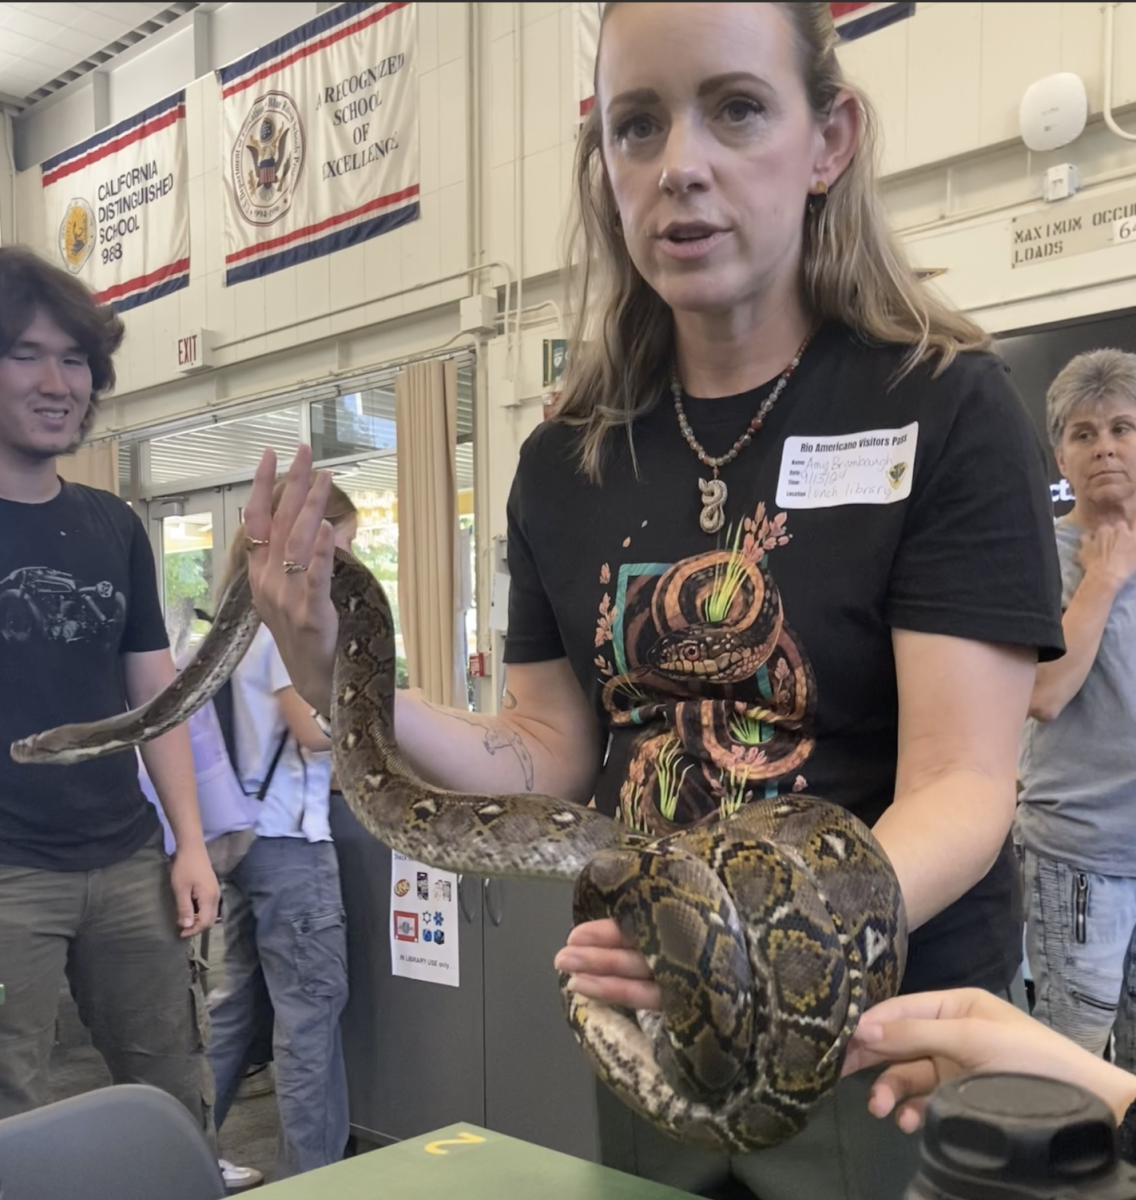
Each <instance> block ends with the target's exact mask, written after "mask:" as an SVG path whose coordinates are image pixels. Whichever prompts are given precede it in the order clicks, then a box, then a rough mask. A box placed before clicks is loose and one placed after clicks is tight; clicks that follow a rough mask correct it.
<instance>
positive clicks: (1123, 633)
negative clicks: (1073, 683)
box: [1016, 517, 1136, 877]
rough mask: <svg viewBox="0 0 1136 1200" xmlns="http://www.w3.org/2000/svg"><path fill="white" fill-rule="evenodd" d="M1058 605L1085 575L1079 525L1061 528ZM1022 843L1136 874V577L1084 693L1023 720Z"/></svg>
mask: <svg viewBox="0 0 1136 1200" xmlns="http://www.w3.org/2000/svg"><path fill="white" fill-rule="evenodd" d="M1056 533H1057V552H1058V555H1059V557H1060V559H1061V607H1062V609H1063V610H1064V609H1067V608H1068V607H1069V603H1070V601H1071V600H1072V598H1073V593H1074V592H1075V591H1076V590H1077V588H1078V586H1079V585H1080V582H1081V579H1082V578H1083V577H1084V570H1083V569H1082V567H1081V564H1080V563H1079V562H1078V561H1077V553H1078V551H1079V549H1080V545H1081V533H1082V530H1081V527H1080V526H1079V525H1075V524H1073V523H1072V522H1071V521H1070V520H1069V519H1068V517H1062V518H1061V519H1060V520H1059V521H1058V522H1057V526H1056ZM1020 767H1021V777H1022V785H1023V791H1022V795H1021V803H1020V804H1019V806H1018V813H1017V820H1016V828H1017V840H1018V841H1020V842H1021V844H1022V845H1023V846H1025V847H1026V848H1027V849H1029V850H1032V851H1033V852H1034V853H1035V854H1041V855H1043V856H1044V857H1046V858H1051V859H1056V860H1057V861H1059V862H1066V863H1070V864H1071V865H1073V866H1076V867H1080V868H1082V869H1083V870H1086V871H1093V872H1095V873H1097V874H1100V875H1121V876H1131V877H1136V578H1132V579H1129V580H1128V581H1127V582H1126V583H1125V584H1124V586H1123V587H1122V588H1121V590H1120V592H1119V593H1118V595H1117V597H1116V599H1115V600H1114V601H1113V605H1112V611H1111V612H1110V613H1109V615H1108V622H1107V623H1106V625H1105V628H1104V634H1103V636H1102V637H1101V641H1100V648H1099V649H1098V650H1097V657H1096V660H1095V661H1094V663H1093V665H1092V667H1091V669H1090V670H1089V674H1088V677H1087V678H1086V679H1085V682H1084V683H1083V684H1082V685H1081V690H1080V691H1079V692H1078V693H1077V694H1076V695H1075V696H1074V697H1073V698H1072V700H1070V701H1069V703H1068V704H1067V705H1066V706H1065V708H1064V709H1063V710H1062V712H1061V715H1060V716H1059V717H1058V718H1057V719H1056V720H1055V721H1049V722H1042V721H1035V720H1033V719H1032V718H1031V719H1028V720H1027V721H1026V725H1025V729H1024V731H1023V734H1022V747H1021V758H1020Z"/></svg>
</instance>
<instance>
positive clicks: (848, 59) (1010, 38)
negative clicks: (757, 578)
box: [0, 0, 1136, 544]
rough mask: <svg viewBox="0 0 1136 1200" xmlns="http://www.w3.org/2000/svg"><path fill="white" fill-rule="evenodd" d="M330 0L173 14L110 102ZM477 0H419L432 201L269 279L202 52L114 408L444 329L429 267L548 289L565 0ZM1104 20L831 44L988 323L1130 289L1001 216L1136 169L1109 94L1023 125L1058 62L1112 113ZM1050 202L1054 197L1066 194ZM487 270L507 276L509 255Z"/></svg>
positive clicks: (501, 392)
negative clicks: (168, 265)
mask: <svg viewBox="0 0 1136 1200" xmlns="http://www.w3.org/2000/svg"><path fill="white" fill-rule="evenodd" d="M321 7H322V6H320V5H316V4H274V5H268V4H253V3H231V4H226V5H222V6H221V7H220V8H219V9H218V10H217V11H215V12H213V13H211V14H210V15H209V17H208V40H207V45H206V47H205V49H204V51H202V48H201V45H200V41H199V42H198V44H197V50H196V59H195V58H194V56H193V54H192V53H191V50H192V46H191V45H190V44H189V42H188V41H187V40H186V39H184V37H183V38H182V40H181V41H178V40H177V38H178V37H182V35H181V34H176V35H174V36H171V38H170V40H169V43H168V44H166V43H160V44H158V45H155V46H154V47H153V48H152V49H150V50H148V51H147V52H145V53H144V54H140V55H138V56H136V57H135V58H133V59H132V60H130V61H129V62H127V63H125V64H123V65H122V66H121V67H120V68H118V69H117V70H115V71H112V72H111V78H110V85H109V104H110V107H111V108H112V109H113V114H114V119H120V118H121V117H122V116H125V115H128V113H127V111H126V110H127V109H132V110H137V108H140V107H142V106H144V105H145V104H147V103H151V102H153V100H156V99H158V98H160V97H161V96H164V95H167V94H169V92H170V91H171V90H173V88H174V87H175V86H180V83H181V82H182V81H181V79H180V78H179V79H178V80H177V81H175V80H174V76H175V75H178V76H184V74H185V72H186V70H187V69H188V68H189V66H191V65H192V64H193V62H195V61H196V62H197V67H198V71H197V73H198V74H201V70H200V66H201V59H202V57H203V56H204V57H205V58H207V59H208V62H209V65H210V66H217V65H220V64H223V63H224V62H227V61H231V60H232V59H234V58H236V57H238V56H239V55H241V54H243V53H245V52H247V51H248V50H250V49H252V48H254V47H255V46H256V45H258V44H260V43H262V42H263V41H265V40H268V39H269V38H271V37H274V36H276V35H278V34H279V33H281V32H284V31H285V30H286V29H289V28H292V27H294V26H295V25H297V24H299V23H301V22H302V21H304V20H306V19H308V18H310V17H311V16H312V15H314V13H315V12H316V11H317V9H319V8H321ZM472 8H473V9H474V10H475V13H474V16H475V18H476V22H477V24H478V34H477V39H476V41H475V42H474V43H473V44H472V45H471V44H470V43H469V38H468V36H467V30H468V27H469V20H470V10H471V5H470V4H467V3H444V4H440V3H428V2H422V3H421V4H420V10H419V36H420V61H419V67H420V78H421V108H420V111H421V137H420V144H421V155H422V161H421V179H422V217H421V219H420V220H419V221H417V222H415V223H413V224H411V225H409V226H406V227H404V228H403V229H400V230H397V231H395V232H393V233H390V234H387V235H384V236H382V237H379V238H375V239H373V240H372V241H370V242H369V243H367V244H366V245H364V246H361V247H358V248H354V249H349V250H344V251H341V252H339V253H337V254H335V255H331V256H329V257H327V258H324V259H322V260H319V261H317V262H313V263H307V264H303V265H301V266H299V267H296V268H294V269H292V270H289V271H285V272H279V273H277V274H275V275H272V276H270V277H269V278H268V279H267V280H262V281H252V282H249V283H243V284H240V285H238V286H236V287H234V288H225V287H224V286H223V283H222V266H223V254H222V246H221V228H220V221H219V213H220V208H221V206H220V203H219V194H220V186H221V185H220V180H219V170H220V163H221V147H220V145H219V112H218V93H217V86H216V83H215V80H214V77H213V76H212V74H204V75H203V77H201V78H198V79H196V80H195V81H192V82H188V94H187V114H188V115H187V119H188V135H189V142H190V149H189V155H190V171H189V174H190V204H191V214H192V230H191V236H192V249H191V254H192V264H193V265H192V277H191V284H190V286H189V288H188V289H186V290H184V291H182V292H181V293H178V294H176V295H174V296H172V297H168V298H166V299H164V300H161V301H158V302H155V303H153V304H150V305H147V306H144V307H142V308H140V309H136V310H134V311H133V312H131V313H129V314H127V317H126V321H127V328H128V337H127V342H126V344H125V346H124V348H123V352H122V355H121V358H120V362H121V369H120V386H119V391H118V395H117V399H116V401H115V402H114V403H113V404H109V405H107V406H106V415H105V423H106V425H107V426H108V427H109V426H113V427H117V428H120V429H129V428H137V427H139V426H141V425H143V424H147V423H152V422H155V421H158V420H162V419H165V418H169V417H171V416H175V415H180V414H186V413H190V412H193V411H200V410H201V409H204V408H207V407H217V406H223V405H226V404H230V403H232V402H233V401H235V400H239V399H242V398H247V397H252V396H258V395H264V394H269V393H271V392H272V391H273V390H274V389H284V388H289V387H294V386H296V385H297V384H298V383H301V382H305V381H313V380H317V379H320V378H323V377H326V376H327V375H329V374H332V373H338V372H344V371H348V370H360V369H366V368H367V367H369V366H374V365H379V364H381V363H383V362H385V361H388V360H390V359H394V358H399V357H403V356H405V355H409V354H413V353H416V352H420V351H423V350H426V349H430V348H432V347H437V346H439V345H441V344H442V343H444V342H446V341H447V340H449V339H450V338H452V337H453V336H454V335H455V334H456V333H457V329H458V323H457V306H458V299H459V298H460V297H461V296H462V295H464V294H466V292H467V290H468V287H467V284H466V283H465V282H464V281H462V280H458V281H456V282H448V283H443V284H432V285H431V286H429V287H418V285H423V284H430V283H431V281H433V280H437V279H439V278H440V277H442V276H445V275H448V274H450V273H453V272H458V271H461V270H463V269H465V268H466V267H468V266H470V265H471V264H474V263H477V264H488V263H493V262H495V263H500V264H505V265H506V266H507V267H508V269H509V271H510V272H511V273H512V274H513V275H514V276H516V275H520V276H521V277H522V279H523V281H524V293H523V295H524V299H523V303H524V304H525V306H526V307H529V306H531V305H535V304H538V303H541V302H544V301H548V300H553V299H558V298H559V293H558V291H557V290H556V288H555V287H554V286H553V284H552V282H551V281H552V280H553V277H554V272H555V271H556V270H557V268H558V266H559V261H560V242H561V237H562V232H563V218H564V215H565V211H566V208H567V199H568V193H569V187H570V177H571V158H572V152H573V149H574V129H575V108H576V91H575V83H574V41H573V24H572V20H573V18H572V6H571V5H570V4H561V3H533V2H528V3H524V4H522V5H519V6H517V5H514V4H512V3H482V4H477V5H473V6H472ZM518 9H519V13H520V18H521V20H520V27H519V28H516V27H515V26H514V17H515V16H516V14H517V11H518ZM1101 26H1102V19H1101V13H1100V6H1099V5H1098V4H1097V3H1095V2H1092V3H1090V2H1088V0H1082V2H1080V3H1025V4H1002V3H997V4H993V3H992V4H977V3H920V4H919V5H918V8H917V11H916V15H915V16H914V17H913V18H912V19H910V20H907V21H902V22H899V23H898V24H896V25H894V26H892V27H890V28H889V29H886V30H883V31H881V32H879V33H876V34H872V35H869V36H867V37H865V38H862V39H860V40H859V41H857V42H854V43H851V44H850V45H848V46H846V47H844V48H842V50H841V52H840V53H841V58H842V61H843V62H844V64H845V66H846V68H847V69H848V71H849V73H850V74H851V76H852V77H853V78H855V79H856V80H858V81H859V82H860V83H861V84H862V85H863V86H864V87H865V88H866V90H867V91H868V92H869V94H870V95H871V96H872V97H873V99H874V100H875V102H876V105H877V107H878V109H879V112H880V117H881V124H882V132H883V143H884V154H883V164H884V174H885V181H884V194H885V198H886V201H887V204H888V206H889V209H890V211H891V213H892V215H893V219H894V223H895V225H896V227H897V229H899V230H900V231H901V233H902V236H903V238H904V241H905V242H906V243H907V245H908V247H909V249H910V252H911V255H912V258H913V259H914V260H915V262H916V263H917V265H920V266H939V267H946V268H948V271H947V274H946V275H945V276H943V277H942V278H941V279H940V280H938V281H937V282H936V286H941V287H942V289H943V290H944V291H945V292H946V293H947V294H948V295H949V296H951V298H952V299H954V300H955V301H956V302H957V303H959V304H960V305H962V306H963V307H965V308H968V309H970V310H971V311H973V312H974V313H975V314H976V316H977V317H978V318H979V319H980V320H982V321H983V322H984V323H985V324H986V325H987V326H988V327H990V328H992V329H995V330H1005V329H1009V328H1015V327H1019V326H1023V325H1027V324H1036V323H1041V322H1045V321H1051V320H1059V319H1062V318H1063V317H1066V316H1073V315H1083V314H1087V313H1092V312H1102V311H1108V310H1110V309H1115V308H1120V307H1128V306H1131V304H1132V302H1133V296H1134V295H1136V290H1134V289H1133V288H1132V284H1131V281H1132V279H1133V277H1134V276H1136V249H1134V248H1133V247H1131V246H1125V247H1115V248H1108V249H1105V250H1100V251H1095V252H1093V253H1090V254H1084V255H1080V256H1078V257H1075V258H1069V259H1065V260H1059V261H1056V262H1053V263H1048V264H1043V265H1038V266H1032V267H1030V268H1028V269H1025V270H1016V271H1015V270H1012V269H1011V268H1010V265H1009V264H1010V236H1011V233H1010V229H1011V220H1012V218H1013V217H1014V216H1015V215H1017V214H1021V213H1028V212H1030V211H1033V210H1039V209H1042V208H1045V207H1046V206H1044V205H1043V204H1042V202H1041V200H1040V183H1041V174H1042V171H1043V170H1044V168H1045V167H1046V166H1048V165H1052V164H1053V163H1056V162H1060V161H1072V162H1074V163H1076V164H1077V165H1078V166H1079V168H1080V170H1081V173H1082V176H1083V177H1084V178H1085V179H1086V180H1087V181H1088V182H1089V184H1090V187H1089V189H1087V191H1086V193H1085V194H1097V193H1105V192H1108V191H1109V190H1114V191H1116V192H1117V193H1118V194H1126V190H1129V189H1130V190H1133V191H1136V145H1133V144H1129V143H1127V142H1124V141H1122V140H1121V139H1119V138H1117V137H1116V136H1115V135H1113V134H1111V133H1109V132H1108V131H1107V130H1105V129H1104V127H1103V125H1102V124H1101V122H1100V121H1099V118H1098V117H1096V116H1094V120H1093V122H1092V123H1091V124H1090V128H1089V129H1088V130H1087V131H1086V133H1085V134H1084V135H1083V136H1082V138H1081V139H1079V140H1078V142H1077V143H1076V144H1075V145H1073V146H1071V147H1069V148H1067V149H1066V150H1065V151H1062V152H1059V153H1054V154H1051V155H1044V156H1038V155H1030V154H1029V153H1028V152H1027V151H1026V150H1025V148H1024V146H1023V145H1022V143H1021V141H1020V139H1019V138H1018V134H1017V110H1018V103H1019V100H1020V98H1021V94H1022V92H1023V91H1024V89H1025V88H1026V87H1027V86H1028V85H1029V84H1030V83H1031V82H1033V81H1034V80H1036V79H1038V78H1040V77H1042V76H1044V75H1047V74H1050V73H1052V72H1055V71H1059V70H1073V71H1076V72H1077V73H1079V74H1080V75H1081V76H1082V77H1083V78H1084V80H1085V82H1086V85H1087V87H1088V91H1089V97H1090V108H1091V111H1092V113H1093V114H1099V111H1100V107H1101V100H1102V96H1101V91H1102V74H1101V54H1102V33H1101ZM518 48H519V51H520V61H519V64H518V62H517V61H516V54H517V50H518ZM1114 61H1115V64H1116V97H1115V104H1116V109H1117V114H1118V117H1119V119H1121V120H1122V121H1126V122H1127V123H1128V124H1129V125H1130V126H1131V127H1132V128H1133V129H1136V114H1134V113H1130V112H1129V113H1126V109H1127V108H1130V107H1131V106H1133V105H1136V4H1122V5H1120V6H1119V8H1118V9H1117V18H1116V46H1115V52H1114ZM518 68H519V76H520V87H519V90H518V88H517V75H518ZM471 85H472V87H471ZM471 91H472V92H473V93H474V95H473V100H472V107H471V97H470V93H471ZM75 92H76V96H75V98H74V99H73V98H71V97H69V96H67V97H64V98H63V99H62V100H61V101H57V102H55V103H54V104H53V105H52V106H51V107H50V108H46V109H44V111H43V113H42V114H41V115H39V116H33V118H31V119H30V120H29V121H28V122H27V130H26V132H25V136H24V138H23V142H24V144H25V147H35V146H42V147H47V146H49V145H50V146H51V151H50V152H55V151H57V150H59V149H62V148H64V147H65V146H66V145H68V144H71V142H72V141H74V140H78V138H79V137H81V136H85V135H87V134H89V133H90V132H92V126H91V120H90V116H89V113H90V102H89V97H88V101H87V113H88V116H87V117H86V118H84V117H83V104H82V94H81V89H75ZM37 107H38V106H37ZM84 119H85V120H86V126H85V127H84ZM61 139H66V140H62V141H61ZM30 161H35V160H30ZM518 172H519V176H518ZM1129 172H1131V176H1132V178H1131V179H1129V178H1128V175H1129ZM1101 175H1106V176H1109V178H1107V179H1105V180H1103V181H1100V179H1099V177H1100V176H1101ZM1094 181H1096V182H1094ZM518 190H519V193H520V197H519V199H520V207H519V208H518ZM0 192H2V188H0ZM16 193H17V207H18V215H19V231H20V234H21V236H22V237H24V238H26V239H28V240H40V239H42V237H43V236H44V232H43V231H42V229H41V226H42V212H41V210H40V209H39V186H38V172H37V171H36V170H34V169H33V170H27V171H24V172H23V173H22V174H21V175H20V176H19V178H18V179H17V181H16ZM471 206H472V210H471ZM1048 208H1049V213H1050V214H1051V215H1052V214H1054V213H1056V211H1057V209H1058V208H1059V206H1048ZM2 220H3V207H2V202H0V221H2ZM492 282H493V284H494V285H498V284H501V283H502V282H503V271H502V269H500V268H498V269H497V270H495V272H494V274H493V276H492ZM486 283H488V280H486ZM408 288H418V290H414V291H410V292H407V291H406V289H408ZM503 299H504V297H503V295H502V296H501V300H502V301H503ZM528 322H529V326H530V327H529V328H527V329H526V331H525V333H524V335H523V337H522V340H521V346H520V351H519V354H518V355H517V356H516V360H515V362H514V357H513V356H512V355H510V353H509V347H508V344H507V342H506V339H505V338H504V337H500V338H497V339H491V341H490V343H489V344H488V345H487V346H486V347H485V348H484V349H485V353H484V354H483V355H482V356H481V367H480V380H481V383H482V388H481V392H480V404H481V405H482V408H481V411H480V412H479V430H480V432H481V435H482V452H483V453H482V454H479V463H480V467H481V475H480V477H479V489H478V491H479V520H480V521H481V522H482V524H481V528H482V529H487V530H488V532H489V533H490V534H491V535H499V534H501V533H503V532H504V497H505V495H506V493H507V487H508V481H509V479H510V477H511V474H512V471H513V467H514V464H515V456H516V452H517V448H518V447H519V445H520V442H521V440H522V439H523V437H524V436H525V435H526V434H527V432H528V431H529V430H530V429H531V428H532V427H533V426H534V425H535V424H536V423H537V422H538V421H539V419H540V411H541V410H540V393H541V390H542V389H541V382H540V343H541V340H542V338H544V337H551V336H558V335H561V334H562V332H563V331H562V330H561V328H560V327H559V324H558V321H557V318H556V314H555V311H554V310H553V309H552V308H549V307H544V308H542V309H540V310H539V311H536V312H534V313H532V314H531V315H530V317H529V318H528ZM194 326H203V327H205V328H208V329H211V330H213V331H214V333H215V336H216V339H217V341H218V343H219V344H220V348H219V350H218V353H217V361H218V363H219V366H218V369H217V370H215V371H214V372H212V373H210V374H208V375H206V376H204V377H197V378H193V379H189V380H187V379H184V378H181V377H180V376H178V375H177V373H176V371H175V370H174V366H173V356H174V339H175V337H176V335H177V333H178V331H179V330H183V329H188V328H190V327H194ZM486 544H488V542H486Z"/></svg>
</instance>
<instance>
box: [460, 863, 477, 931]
mask: <svg viewBox="0 0 1136 1200" xmlns="http://www.w3.org/2000/svg"><path fill="white" fill-rule="evenodd" d="M463 883H465V876H464V875H459V876H458V908H459V909H461V915H462V916H463V917H465V921H466V924H467V925H472V924H473V913H472V912H471V911H470V908H469V905H467V904H466V902H465V888H463V887H462V884H463Z"/></svg>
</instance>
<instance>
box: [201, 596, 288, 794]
mask: <svg viewBox="0 0 1136 1200" xmlns="http://www.w3.org/2000/svg"><path fill="white" fill-rule="evenodd" d="M193 612H194V616H196V617H197V619H198V620H200V621H208V622H209V623H210V624H212V622H213V618H212V617H211V616H210V615H209V614H208V613H206V612H202V610H201V609H199V608H195V609H194V610H193ZM213 707H214V709H215V710H216V712H217V720H218V721H219V722H220V724H221V736H222V737H223V738H224V739H225V749H226V750H227V751H228V754H229V762H230V763H231V764H232V767H233V773H234V774H235V775H236V777H237V781H238V782H240V778H241V772H240V766H239V764H238V763H237V727H236V718H235V716H234V712H233V681H232V679H231V678H229V679H226V680H225V682H224V683H223V684H221V686H220V687H219V688H218V689H217V692H216V694H215V695H214V697H213ZM288 737H289V734H288V730H287V728H285V730H284V736H283V737H282V738H281V739H280V744H279V745H278V746H277V747H276V753H275V754H273V756H272V762H271V763H270V764H269V766H268V774H267V775H265V777H264V782H263V783H262V784H261V785H260V787H259V788H258V789H257V792H256V798H257V799H258V800H263V799H264V798H265V796H267V795H268V789H269V788H270V787H271V786H272V777H273V775H275V774H276V767H277V764H278V763H279V762H280V756H281V755H282V754H283V753H284V747H285V746H286V745H287V744H288ZM242 790H243V785H242ZM246 794H248V793H246Z"/></svg>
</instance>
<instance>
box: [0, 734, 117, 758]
mask: <svg viewBox="0 0 1136 1200" xmlns="http://www.w3.org/2000/svg"><path fill="white" fill-rule="evenodd" d="M87 729H88V727H87V726H77V725H60V726H59V727H58V728H57V729H49V730H47V732H46V733H33V734H29V735H28V736H27V737H25V738H20V739H19V741H16V742H13V743H12V745H11V746H10V747H9V750H8V753H9V755H10V756H11V759H12V761H13V762H18V763H39V764H47V763H51V764H53V765H55V766H70V765H71V764H72V763H78V762H85V761H86V760H87V759H90V758H102V757H103V755H105V754H110V753H112V752H113V751H115V750H127V749H129V748H130V743H128V742H115V743H107V742H104V743H101V744H99V745H94V746H88V745H86V744H85V739H84V738H82V737H80V736H76V731H79V730H82V731H84V732H85V731H86V730H87Z"/></svg>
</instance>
